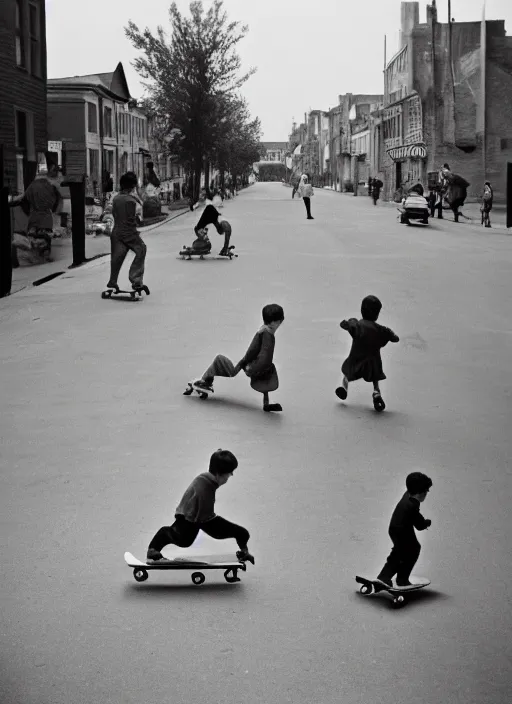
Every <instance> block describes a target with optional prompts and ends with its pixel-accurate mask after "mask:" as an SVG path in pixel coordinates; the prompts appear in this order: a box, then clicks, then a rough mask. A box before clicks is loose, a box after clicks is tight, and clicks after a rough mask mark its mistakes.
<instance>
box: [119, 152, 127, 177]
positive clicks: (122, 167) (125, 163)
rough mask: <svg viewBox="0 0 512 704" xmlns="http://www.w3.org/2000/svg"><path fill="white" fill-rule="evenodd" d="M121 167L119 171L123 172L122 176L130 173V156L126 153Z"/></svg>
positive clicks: (122, 158)
mask: <svg viewBox="0 0 512 704" xmlns="http://www.w3.org/2000/svg"><path fill="white" fill-rule="evenodd" d="M119 166H120V168H119V171H120V172H121V175H123V174H125V173H126V172H127V171H128V154H127V153H126V152H123V155H122V156H121V162H120V165H119Z"/></svg>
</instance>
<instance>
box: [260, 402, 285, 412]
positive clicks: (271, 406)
mask: <svg viewBox="0 0 512 704" xmlns="http://www.w3.org/2000/svg"><path fill="white" fill-rule="evenodd" d="M263 410H264V411H266V412H267V413H270V412H271V411H282V410H283V407H282V406H281V404H280V403H267V404H266V405H265V406H263Z"/></svg>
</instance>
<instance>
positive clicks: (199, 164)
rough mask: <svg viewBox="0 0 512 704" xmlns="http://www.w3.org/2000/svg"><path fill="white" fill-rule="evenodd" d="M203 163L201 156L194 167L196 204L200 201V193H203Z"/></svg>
mask: <svg viewBox="0 0 512 704" xmlns="http://www.w3.org/2000/svg"><path fill="white" fill-rule="evenodd" d="M202 162H203V159H202V156H201V155H200V154H199V156H197V157H196V160H195V166H194V203H197V201H198V200H199V193H200V191H201V172H202V167H203V164H202Z"/></svg>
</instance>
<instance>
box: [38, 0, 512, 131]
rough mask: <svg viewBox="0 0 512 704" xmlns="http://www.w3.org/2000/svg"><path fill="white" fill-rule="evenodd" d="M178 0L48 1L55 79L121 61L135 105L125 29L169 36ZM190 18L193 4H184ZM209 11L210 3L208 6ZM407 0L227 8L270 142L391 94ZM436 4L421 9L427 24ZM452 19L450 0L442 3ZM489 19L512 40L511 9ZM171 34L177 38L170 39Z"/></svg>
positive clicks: (467, 9)
mask: <svg viewBox="0 0 512 704" xmlns="http://www.w3.org/2000/svg"><path fill="white" fill-rule="evenodd" d="M170 4H171V2H170V0H86V2H84V1H83V0H46V7H47V42H48V77H49V78H59V77H63V76H75V75H84V74H89V73H102V72H107V71H113V70H114V69H115V67H116V66H117V63H118V62H119V61H121V62H122V63H123V66H124V70H125V72H126V77H127V80H128V87H129V89H130V92H131V94H132V96H133V97H135V98H140V97H142V95H143V88H142V86H141V84H140V82H139V78H138V74H137V72H136V71H135V69H134V68H133V67H132V65H131V62H132V61H133V60H134V58H135V57H136V56H137V53H136V51H135V49H133V47H132V45H131V43H130V42H129V40H128V39H127V38H126V36H125V33H124V27H125V26H126V25H127V23H128V20H132V21H133V22H135V24H136V25H137V26H138V27H139V29H143V28H145V27H149V29H150V30H152V31H154V30H155V29H156V27H157V26H158V25H159V24H160V25H162V26H163V27H164V29H170V23H169V14H168V8H169V7H170ZM177 4H178V7H179V9H180V11H181V12H182V13H184V14H185V13H187V14H188V7H189V4H190V3H189V0H178V3H177ZM203 4H204V6H205V7H209V5H210V2H209V0H205V1H204V3H203ZM400 4H401V3H400V0H358V1H357V0H348V1H347V0H225V2H224V8H225V10H226V11H227V13H228V16H229V19H230V20H231V21H239V22H241V23H242V24H247V25H248V26H249V33H248V35H247V36H246V38H245V39H243V40H242V41H241V42H240V43H239V44H238V47H239V53H240V56H241V57H242V61H243V67H244V68H249V67H252V66H255V67H257V69H258V70H257V73H256V74H255V75H254V76H252V77H251V78H250V79H249V80H248V81H247V83H246V84H245V86H244V88H243V95H244V96H245V98H246V99H247V100H248V102H249V105H250V108H251V112H252V115H253V116H258V117H259V118H260V120H261V123H262V128H263V137H262V139H263V141H282V142H284V141H287V139H288V135H289V133H290V129H291V124H292V119H293V118H295V120H296V121H297V122H301V121H303V120H304V112H306V111H308V110H310V109H312V110H328V109H329V108H331V107H334V105H336V103H337V101H338V95H340V94H343V93H347V92H349V93H377V94H378V93H382V92H383V78H382V68H383V63H384V35H387V57H388V59H389V58H391V56H392V55H393V54H394V53H395V52H396V51H397V49H398V31H399V28H400ZM426 5H427V3H426V2H424V1H422V2H420V22H425V15H426ZM437 6H438V16H439V20H440V21H442V22H447V19H448V1H447V0H438V2H437ZM486 6H487V11H486V16H487V19H504V20H505V28H506V30H507V34H509V35H510V34H512V0H487V3H486ZM482 7H483V0H452V17H454V18H455V21H459V22H461V21H466V22H468V21H477V20H480V19H481V17H482ZM169 33H170V32H169Z"/></svg>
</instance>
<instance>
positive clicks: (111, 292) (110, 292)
mask: <svg viewBox="0 0 512 704" xmlns="http://www.w3.org/2000/svg"><path fill="white" fill-rule="evenodd" d="M142 292H144V293H145V294H146V296H149V288H148V287H147V286H141V287H140V288H138V289H135V290H133V291H123V290H122V289H120V288H118V287H116V288H107V290H106V291H102V292H101V297H102V298H112V296H116V297H119V300H122V301H140V300H142ZM122 294H123V295H122Z"/></svg>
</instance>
